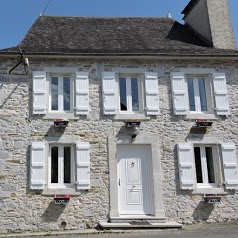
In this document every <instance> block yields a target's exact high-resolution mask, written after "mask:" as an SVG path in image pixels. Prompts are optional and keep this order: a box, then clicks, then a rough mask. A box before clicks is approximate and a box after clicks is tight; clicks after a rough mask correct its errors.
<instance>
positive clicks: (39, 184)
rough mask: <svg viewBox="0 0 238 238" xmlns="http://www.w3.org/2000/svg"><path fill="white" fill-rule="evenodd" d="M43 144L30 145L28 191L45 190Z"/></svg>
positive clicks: (34, 143) (33, 143)
mask: <svg viewBox="0 0 238 238" xmlns="http://www.w3.org/2000/svg"><path fill="white" fill-rule="evenodd" d="M45 160H46V155H45V142H32V143H31V162H30V189H36V190H42V189H44V188H45Z"/></svg>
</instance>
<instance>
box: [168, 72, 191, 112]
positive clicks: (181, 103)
mask: <svg viewBox="0 0 238 238" xmlns="http://www.w3.org/2000/svg"><path fill="white" fill-rule="evenodd" d="M171 85H172V100H173V106H174V115H186V114H187V109H188V97H187V87H186V83H185V75H184V73H180V72H178V73H171Z"/></svg>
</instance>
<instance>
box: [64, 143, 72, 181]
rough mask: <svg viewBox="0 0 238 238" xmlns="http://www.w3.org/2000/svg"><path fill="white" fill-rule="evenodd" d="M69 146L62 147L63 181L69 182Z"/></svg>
mask: <svg viewBox="0 0 238 238" xmlns="http://www.w3.org/2000/svg"><path fill="white" fill-rule="evenodd" d="M70 175H71V148H70V147H64V183H70V182H71V176H70Z"/></svg>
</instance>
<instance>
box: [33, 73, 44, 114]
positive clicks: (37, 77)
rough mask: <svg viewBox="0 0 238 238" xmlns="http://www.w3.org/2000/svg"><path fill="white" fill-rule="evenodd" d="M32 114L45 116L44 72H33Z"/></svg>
mask: <svg viewBox="0 0 238 238" xmlns="http://www.w3.org/2000/svg"><path fill="white" fill-rule="evenodd" d="M33 114H46V72H43V71H36V72H33Z"/></svg>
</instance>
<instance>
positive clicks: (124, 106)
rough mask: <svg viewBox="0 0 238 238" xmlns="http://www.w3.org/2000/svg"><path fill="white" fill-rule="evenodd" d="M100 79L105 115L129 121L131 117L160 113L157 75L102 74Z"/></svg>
mask: <svg viewBox="0 0 238 238" xmlns="http://www.w3.org/2000/svg"><path fill="white" fill-rule="evenodd" d="M102 78H103V113H104V114H105V115H117V117H118V118H123V119H127V118H128V119H130V115H131V118H132V117H133V119H137V118H143V117H145V116H146V115H158V114H159V113H160V110H159V89H158V86H159V85H158V77H157V73H155V72H146V73H144V74H140V75H138V74H116V73H115V72H103V73H102ZM120 116H121V117H120Z"/></svg>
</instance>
